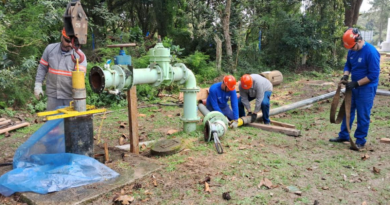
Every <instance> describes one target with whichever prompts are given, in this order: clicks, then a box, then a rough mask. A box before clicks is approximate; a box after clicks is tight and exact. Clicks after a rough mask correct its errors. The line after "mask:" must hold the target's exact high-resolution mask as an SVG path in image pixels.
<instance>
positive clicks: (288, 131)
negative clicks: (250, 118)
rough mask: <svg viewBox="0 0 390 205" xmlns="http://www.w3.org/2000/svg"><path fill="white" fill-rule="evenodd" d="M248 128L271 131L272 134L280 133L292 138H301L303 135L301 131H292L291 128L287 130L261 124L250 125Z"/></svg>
mask: <svg viewBox="0 0 390 205" xmlns="http://www.w3.org/2000/svg"><path fill="white" fill-rule="evenodd" d="M248 126H250V127H256V128H260V129H262V130H266V131H270V132H279V133H283V134H286V135H290V136H295V137H297V136H299V135H300V134H301V131H300V130H296V129H291V128H285V127H278V126H273V125H264V124H259V123H249V124H248Z"/></svg>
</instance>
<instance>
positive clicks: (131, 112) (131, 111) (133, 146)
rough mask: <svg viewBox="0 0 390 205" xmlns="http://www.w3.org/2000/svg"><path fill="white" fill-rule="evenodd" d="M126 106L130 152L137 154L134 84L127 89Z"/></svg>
mask: <svg viewBox="0 0 390 205" xmlns="http://www.w3.org/2000/svg"><path fill="white" fill-rule="evenodd" d="M127 108H128V116H129V138H130V152H131V153H134V154H139V145H138V144H139V136H138V109H137V89H136V87H135V86H133V87H132V88H131V89H130V90H128V91H127Z"/></svg>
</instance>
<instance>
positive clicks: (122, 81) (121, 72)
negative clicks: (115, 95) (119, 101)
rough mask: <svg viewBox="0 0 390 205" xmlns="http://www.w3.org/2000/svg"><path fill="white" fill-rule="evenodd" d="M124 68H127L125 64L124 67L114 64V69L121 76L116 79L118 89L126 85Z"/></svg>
mask: <svg viewBox="0 0 390 205" xmlns="http://www.w3.org/2000/svg"><path fill="white" fill-rule="evenodd" d="M124 69H126V68H125V67H124V66H123V68H122V66H120V65H114V66H112V70H114V71H115V72H116V73H117V74H118V77H119V79H116V80H117V81H118V85H117V87H116V89H118V90H122V89H123V87H124V86H125V82H126V73H125V72H124ZM114 84H115V83H114Z"/></svg>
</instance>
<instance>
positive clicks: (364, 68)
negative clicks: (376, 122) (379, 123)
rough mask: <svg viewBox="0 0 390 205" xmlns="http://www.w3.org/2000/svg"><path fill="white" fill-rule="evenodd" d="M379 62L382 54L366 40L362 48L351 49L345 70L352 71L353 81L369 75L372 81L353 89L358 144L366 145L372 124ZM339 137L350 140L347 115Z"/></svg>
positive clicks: (351, 123)
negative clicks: (371, 118)
mask: <svg viewBox="0 0 390 205" xmlns="http://www.w3.org/2000/svg"><path fill="white" fill-rule="evenodd" d="M379 62H380V54H379V52H378V51H377V50H376V48H375V47H374V46H372V45H371V44H369V43H367V42H365V44H364V45H363V47H362V49H360V50H358V51H353V50H349V51H348V56H347V62H346V63H345V66H344V71H349V72H350V73H351V79H352V81H356V82H357V81H359V80H361V79H363V78H364V77H367V78H368V79H369V80H370V82H369V83H368V84H366V85H362V86H359V87H357V88H355V89H352V102H351V119H350V127H351V129H352V125H353V121H354V119H355V111H357V128H356V131H355V135H354V136H355V138H356V144H359V145H362V146H364V145H365V144H366V139H365V138H366V137H367V134H368V129H369V126H370V115H371V108H372V106H373V104H374V98H375V95H376V89H377V87H378V82H379V73H380V68H379ZM339 138H341V139H345V140H349V134H348V130H347V126H346V122H345V117H344V119H343V122H342V124H341V130H340V132H339Z"/></svg>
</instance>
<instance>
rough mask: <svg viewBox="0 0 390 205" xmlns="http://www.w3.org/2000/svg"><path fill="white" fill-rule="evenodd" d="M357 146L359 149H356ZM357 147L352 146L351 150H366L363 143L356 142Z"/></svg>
mask: <svg viewBox="0 0 390 205" xmlns="http://www.w3.org/2000/svg"><path fill="white" fill-rule="evenodd" d="M356 148H357V149H356ZM356 148H354V147H352V146H351V147H350V149H351V150H354V151H363V150H364V145H361V144H356Z"/></svg>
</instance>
